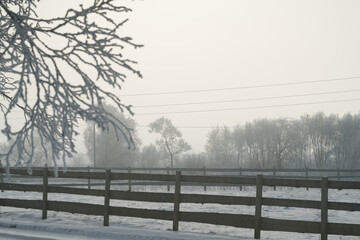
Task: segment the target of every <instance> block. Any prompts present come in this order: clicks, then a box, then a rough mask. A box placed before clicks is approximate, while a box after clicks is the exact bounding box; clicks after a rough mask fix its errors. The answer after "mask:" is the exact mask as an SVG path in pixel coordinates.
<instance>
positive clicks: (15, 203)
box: [0, 198, 42, 209]
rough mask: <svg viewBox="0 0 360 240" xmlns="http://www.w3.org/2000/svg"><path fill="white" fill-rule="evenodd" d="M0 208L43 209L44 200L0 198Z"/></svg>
mask: <svg viewBox="0 0 360 240" xmlns="http://www.w3.org/2000/svg"><path fill="white" fill-rule="evenodd" d="M0 206H4V207H15V208H30V209H42V200H21V199H11V198H0Z"/></svg>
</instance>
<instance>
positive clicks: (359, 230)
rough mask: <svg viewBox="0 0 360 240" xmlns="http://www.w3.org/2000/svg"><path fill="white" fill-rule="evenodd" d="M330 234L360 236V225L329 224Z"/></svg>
mask: <svg viewBox="0 0 360 240" xmlns="http://www.w3.org/2000/svg"><path fill="white" fill-rule="evenodd" d="M328 232H329V234H334V235H352V236H360V224H347V223H328Z"/></svg>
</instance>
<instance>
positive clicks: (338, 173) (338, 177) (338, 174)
mask: <svg viewBox="0 0 360 240" xmlns="http://www.w3.org/2000/svg"><path fill="white" fill-rule="evenodd" d="M337 180H338V181H340V169H339V168H338V169H337Z"/></svg>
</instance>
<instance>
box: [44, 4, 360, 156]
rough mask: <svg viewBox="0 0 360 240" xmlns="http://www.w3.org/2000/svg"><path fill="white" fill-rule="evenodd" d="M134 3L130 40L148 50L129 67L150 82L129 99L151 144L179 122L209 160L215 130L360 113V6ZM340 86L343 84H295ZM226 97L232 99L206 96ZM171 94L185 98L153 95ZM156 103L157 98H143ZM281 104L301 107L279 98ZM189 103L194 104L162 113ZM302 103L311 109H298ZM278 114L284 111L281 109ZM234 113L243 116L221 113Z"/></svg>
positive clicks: (131, 85)
mask: <svg viewBox="0 0 360 240" xmlns="http://www.w3.org/2000/svg"><path fill="white" fill-rule="evenodd" d="M42 2H43V3H41V2H40V4H44V2H47V3H46V5H42V6H40V7H41V11H43V12H46V14H56V13H58V12H59V11H60V9H64V8H65V6H66V4H68V3H70V4H71V3H74V1H69V0H67V1H51V3H50V2H48V1H42ZM126 3H127V4H128V5H127V6H128V7H130V8H132V9H133V12H132V13H130V14H128V15H127V16H128V17H129V20H130V21H129V22H128V23H127V24H126V25H125V27H124V28H123V33H124V35H128V36H131V37H133V38H134V41H135V42H137V43H141V44H144V45H145V47H144V48H142V49H139V50H135V51H133V50H131V49H130V50H129V51H128V52H127V57H129V58H131V59H133V60H136V61H138V62H139V64H138V69H139V70H141V72H142V73H143V75H144V78H143V79H136V78H135V77H133V76H129V80H128V81H127V82H126V83H125V84H124V85H123V86H124V88H123V90H122V93H121V94H122V99H123V101H124V103H126V104H132V105H134V111H135V113H136V115H135V119H136V121H137V122H138V124H139V125H140V128H139V130H140V137H141V138H142V140H143V143H144V144H148V143H151V142H153V140H154V137H155V136H151V135H150V134H149V133H148V128H147V127H146V126H147V125H148V124H149V123H150V122H152V121H154V120H155V119H157V118H159V117H162V116H164V117H167V118H169V119H171V120H172V121H173V123H174V125H175V126H178V127H179V129H180V130H181V131H182V133H183V134H184V137H185V139H186V140H187V141H188V142H189V143H190V145H192V147H193V149H194V150H195V151H197V152H198V151H203V147H204V144H205V142H206V135H207V133H208V132H209V131H210V130H211V127H214V126H217V125H219V126H223V125H227V126H234V125H236V124H244V123H245V122H247V121H252V120H254V119H257V118H278V117H284V118H298V117H300V116H301V115H303V114H313V113H315V112H318V111H324V112H325V113H326V114H331V113H334V114H339V115H342V114H344V113H347V112H351V113H358V112H359V107H358V106H359V104H360V101H359V100H360V95H359V93H360V91H356V90H357V89H360V68H359V63H360V1H358V0H354V1H350V0H347V1H344V0H337V1H331V0H324V1H318V0H307V1H306V0H301V1H300V0H297V1H292V0H284V1H274V0H263V1H259V0H247V1H243V0H221V1H220V0H143V1H127V2H126ZM355 77H358V78H355ZM331 79H339V80H336V81H335V80H334V81H321V82H313V83H302V84H294V83H299V82H311V81H317V80H331ZM280 84H283V85H280ZM264 85H273V86H267V87H265V86H264ZM279 85H280V86H279ZM254 86H255V87H254ZM260 86H263V87H260ZM224 88H231V89H230V90H217V91H198V90H210V89H224ZM350 90H351V92H350ZM189 91H192V92H189ZM168 92H183V93H176V94H175V93H172V94H153V93H168ZM336 92H338V93H336ZM147 93H152V95H139V94H147ZM320 93H321V94H320ZM325 93H326V94H325ZM330 93H331V94H330ZM310 94H314V95H310ZM294 95H296V96H294ZM299 95H304V96H299ZM309 95H310V96H309ZM282 96H292V97H286V98H285V97H284V98H272V97H282ZM266 98H267V99H266ZM246 99H248V100H246ZM249 99H252V100H249ZM254 99H258V100H254ZM354 99H357V100H354ZM240 100H242V101H240ZM245 100H246V101H245ZM343 100H346V101H344V102H334V101H343ZM348 100H351V101H348ZM221 101H223V102H222V103H208V104H194V103H203V102H221ZM317 102H327V103H322V104H315V103H317ZM184 103H185V104H188V103H191V104H188V105H173V106H158V107H154V106H153V105H170V104H184ZM303 103H307V104H306V105H299V104H303ZM310 103H311V104H310ZM278 105H282V106H281V107H280V106H279V107H274V106H278ZM284 105H288V106H284ZM149 106H153V107H149ZM264 106H272V107H264ZM262 107H264V108H262ZM233 108H237V109H238V110H227V111H225V110H224V111H220V110H221V109H233ZM207 110H211V111H207ZM217 110H219V111H217ZM196 111H201V112H196ZM204 111H205V112H204ZM172 112H186V113H172ZM82 149H83V148H80V151H81V150H82Z"/></svg>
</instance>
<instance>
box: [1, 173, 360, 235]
mask: <svg viewBox="0 0 360 240" xmlns="http://www.w3.org/2000/svg"><path fill="white" fill-rule="evenodd" d="M127 170H128V169H127ZM202 170H203V169H202ZM4 172H5V170H4V169H3V168H0V173H4ZM11 173H12V174H19V175H22V174H27V171H26V169H11ZM33 176H37V177H42V179H43V182H42V184H32V185H31V184H18V183H1V184H0V186H1V189H2V190H6V191H7V190H11V191H25V192H26V191H34V192H40V193H42V194H43V199H42V200H19V199H8V198H0V206H8V207H17V208H32V209H40V210H42V218H43V219H46V218H47V211H49V210H50V211H61V212H70V213H79V214H87V215H98V216H104V226H108V225H109V216H110V215H114V216H127V217H139V218H150V219H159V220H167V221H172V222H173V230H174V231H177V230H178V226H179V222H198V223H209V224H217V225H226V226H233V227H240V228H250V229H254V237H255V238H257V239H258V238H260V235H261V230H268V231H287V232H302V233H315V234H320V235H321V239H327V236H328V234H335V235H353V236H360V224H347V223H346V224H345V223H329V222H328V210H343V211H360V204H358V203H344V202H329V201H328V190H329V189H357V190H360V182H357V181H332V180H330V181H329V180H328V178H327V177H322V178H321V179H319V180H309V179H308V180H306V179H279V178H270V177H269V176H268V177H264V176H263V175H257V176H207V175H205V176H204V175H201V176H197V175H183V174H182V172H181V171H177V172H176V174H149V173H147V174H145V173H129V172H125V173H121V172H112V171H110V170H107V171H105V172H104V171H103V172H100V171H98V172H90V171H69V172H66V173H61V172H59V178H80V179H93V180H94V179H96V180H103V181H104V183H103V184H102V185H103V186H104V189H86V188H70V187H64V186H54V185H51V184H49V178H52V177H53V176H54V171H53V170H49V169H47V168H44V169H34V170H33ZM118 180H129V181H130V180H134V181H135V180H138V181H164V182H166V183H167V184H168V183H173V184H174V185H175V189H174V193H153V192H131V191H118V190H111V182H112V181H118ZM187 183H197V184H233V185H251V186H255V187H256V196H254V197H242V196H220V195H206V194H184V193H181V186H182V185H184V184H187ZM264 186H269V187H276V186H283V187H295V188H299V187H303V188H319V189H321V200H320V201H315V200H300V199H283V198H281V199H279V198H266V197H263V196H262V192H263V187H264ZM49 193H61V194H77V195H88V196H102V197H104V204H103V205H99V204H85V203H77V202H62V201H49V200H48V194H49ZM110 199H118V200H131V201H146V202H167V203H173V204H174V207H173V210H172V211H163V210H149V209H138V208H126V207H115V206H111V205H110ZM182 203H201V204H214V203H215V204H226V205H246V206H255V212H254V215H246V214H233V213H231V214H229V213H209V212H184V211H180V205H181V204H182ZM264 205H266V206H279V207H296V208H311V209H319V210H320V211H321V221H320V222H315V221H299V220H283V219H274V218H268V217H262V216H261V215H262V206H264Z"/></svg>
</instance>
